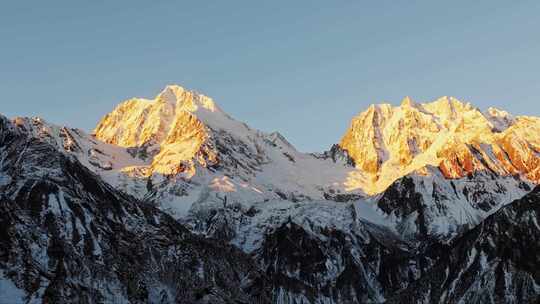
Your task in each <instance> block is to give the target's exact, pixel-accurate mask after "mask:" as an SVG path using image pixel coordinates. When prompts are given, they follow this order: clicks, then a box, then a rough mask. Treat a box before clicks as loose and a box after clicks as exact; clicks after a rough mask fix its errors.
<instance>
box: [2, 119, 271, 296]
mask: <svg viewBox="0 0 540 304" xmlns="http://www.w3.org/2000/svg"><path fill="white" fill-rule="evenodd" d="M49 139H50V138H49ZM0 226H1V227H2V229H0V290H2V291H4V290H7V289H9V290H8V291H9V293H6V294H0V300H1V301H2V302H3V303H26V302H44V303H74V302H77V303H98V302H100V303H119V302H123V303H124V302H125V303H230V302H239V303H256V302H261V303H270V299H271V294H270V293H269V291H270V289H269V288H267V287H266V286H270V285H269V284H267V283H266V278H265V276H264V274H263V273H262V272H260V271H259V270H258V268H257V266H256V264H255V263H253V262H252V260H251V259H250V258H249V257H248V256H247V255H245V254H244V253H242V252H241V251H239V250H238V249H236V248H234V247H233V246H230V245H226V244H224V243H222V242H212V241H210V240H208V239H204V238H202V237H198V236H195V235H193V234H192V233H191V232H189V231H188V230H187V229H186V228H185V227H184V226H182V225H180V224H179V223H178V222H177V221H175V220H174V219H173V218H172V217H170V216H169V215H167V214H165V213H163V212H161V211H159V210H158V209H156V208H155V207H154V206H151V205H149V204H145V203H143V202H139V201H137V200H135V199H134V198H132V197H129V196H126V195H125V194H123V193H120V192H118V191H117V190H115V189H113V188H112V187H111V186H109V185H108V184H107V183H105V182H103V181H102V180H101V179H100V178H99V177H98V176H96V175H94V174H93V173H92V172H90V171H89V170H88V169H87V168H86V167H84V166H82V165H81V163H80V162H78V161H77V159H76V158H74V157H70V156H68V155H65V154H63V153H61V152H59V151H58V149H57V147H55V146H54V145H52V144H50V143H49V142H48V140H47V138H41V137H40V136H35V134H32V133H29V132H28V130H26V129H25V128H23V127H22V125H18V124H17V123H11V122H10V121H8V120H7V119H6V118H4V117H2V116H0ZM8 295H9V296H10V298H6V297H7V296H8ZM4 301H7V302H4Z"/></svg>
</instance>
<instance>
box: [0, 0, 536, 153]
mask: <svg viewBox="0 0 540 304" xmlns="http://www.w3.org/2000/svg"><path fill="white" fill-rule="evenodd" d="M10 2H11V3H3V4H2V8H1V9H0V39H1V40H0V41H1V42H0V92H1V95H0V100H1V101H0V113H3V114H4V115H7V116H10V117H12V116H16V115H18V116H41V117H44V118H45V119H47V120H49V121H51V122H54V123H59V124H66V125H69V126H73V127H79V128H83V129H86V130H91V129H92V128H93V127H94V126H95V124H96V122H97V121H98V120H99V119H100V118H101V117H102V116H103V115H104V114H106V113H107V112H109V111H110V110H112V108H113V107H114V106H115V105H116V104H118V103H119V102H120V101H122V100H123V99H126V98H129V97H133V96H139V97H153V96H154V95H156V94H157V93H158V92H159V91H160V90H161V89H162V88H163V87H164V86H165V85H166V84H171V83H176V84H180V85H182V86H184V87H186V88H189V89H194V90H197V91H200V92H202V93H205V94H206V95H209V96H211V97H213V98H214V100H215V101H216V102H217V103H218V104H219V105H220V106H221V107H222V108H223V109H224V110H225V111H227V112H229V113H230V114H231V115H232V116H233V117H235V118H237V119H239V120H242V121H245V122H247V123H248V124H249V125H251V126H253V127H256V128H259V129H262V130H265V131H274V130H278V131H280V132H281V133H282V134H284V135H285V136H286V137H287V138H288V139H289V140H290V141H291V142H292V143H293V144H295V145H296V146H297V147H298V148H299V149H300V150H303V151H318V150H323V149H327V148H328V147H329V146H330V145H331V144H332V143H335V142H337V141H338V140H339V139H340V137H341V136H342V134H343V132H344V131H345V129H346V127H347V126H348V124H349V122H350V119H351V118H352V117H353V116H354V115H356V114H357V113H358V112H360V111H362V110H364V109H365V108H366V107H367V106H368V105H369V104H371V103H380V102H382V101H387V102H390V103H394V104H398V103H399V102H400V100H401V99H402V98H403V97H404V96H406V95H409V96H411V97H413V99H415V100H417V101H426V100H432V99H434V98H436V97H439V96H443V95H451V96H456V97H458V98H460V99H464V100H466V101H470V102H472V103H473V104H475V105H477V106H478V107H480V108H482V109H484V108H486V107H488V106H496V107H500V108H503V109H506V110H508V111H510V112H512V113H515V114H529V115H540V59H539V55H540V18H539V17H538V16H539V15H540V1H474V3H473V1H451V3H450V1H447V2H446V3H443V2H442V1H399V4H397V3H394V2H398V1H352V0H337V1H318V0H314V1H190V2H188V1H175V2H173V1H170V2H168V1H10Z"/></svg>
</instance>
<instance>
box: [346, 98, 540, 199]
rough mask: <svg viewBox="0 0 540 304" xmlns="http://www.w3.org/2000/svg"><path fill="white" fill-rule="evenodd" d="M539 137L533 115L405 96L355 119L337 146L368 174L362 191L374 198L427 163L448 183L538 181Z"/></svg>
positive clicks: (538, 125)
mask: <svg viewBox="0 0 540 304" xmlns="http://www.w3.org/2000/svg"><path fill="white" fill-rule="evenodd" d="M538 134H540V119H539V118H536V117H528V116H517V117H513V116H512V115H510V114H508V113H507V112H505V111H502V110H498V109H494V108H490V109H488V110H487V111H486V112H481V111H480V110H479V109H478V108H475V107H474V106H472V105H471V104H470V103H463V102H461V101H459V100H457V99H455V98H453V97H442V98H440V99H438V100H436V101H434V102H431V103H425V104H420V103H415V102H414V101H412V100H411V99H410V98H405V99H404V100H403V102H402V104H401V105H400V106H398V107H394V106H392V105H389V104H382V105H372V106H370V107H369V108H368V110H366V111H365V112H363V113H361V114H360V115H358V116H357V117H355V118H354V119H353V120H352V122H351V125H350V127H349V129H348V131H347V132H346V133H345V135H344V136H343V138H342V140H341V142H340V146H341V147H342V148H343V149H344V150H346V151H347V152H348V153H349V155H350V156H351V157H352V159H353V160H354V161H355V163H356V166H357V167H358V168H359V169H361V170H363V171H364V172H367V173H368V174H369V176H370V178H369V180H368V181H367V182H366V183H364V184H363V185H362V186H361V187H363V189H364V191H366V192H368V193H371V194H374V193H380V192H382V191H383V190H384V189H386V188H387V187H388V186H389V185H390V184H391V183H392V182H394V181H395V180H396V179H398V178H400V177H402V176H405V175H407V174H409V173H411V172H413V171H416V170H419V169H422V168H423V167H425V166H428V165H431V166H436V167H439V168H440V170H441V171H442V172H443V174H444V176H445V177H446V178H449V179H453V178H463V177H466V176H467V175H469V174H472V173H474V172H477V171H493V172H494V173H496V174H497V175H500V176H508V175H522V176H523V177H524V178H526V179H529V180H531V181H533V182H536V183H538V182H540V180H539V179H538V171H539V168H540V153H539V152H540V139H539V137H538Z"/></svg>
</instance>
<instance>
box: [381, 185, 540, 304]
mask: <svg viewBox="0 0 540 304" xmlns="http://www.w3.org/2000/svg"><path fill="white" fill-rule="evenodd" d="M539 221H540V187H537V188H535V189H534V191H532V192H531V193H529V194H528V195H526V196H525V197H523V198H522V199H519V200H516V201H514V202H513V203H511V204H509V205H508V206H506V207H504V208H502V209H500V210H499V211H498V212H496V213H495V214H493V215H491V216H490V217H488V218H487V219H486V220H484V221H483V222H482V223H480V224H479V225H478V226H476V227H475V228H473V229H471V230H470V231H468V232H466V233H465V234H464V235H463V236H462V237H459V238H457V239H455V240H453V241H452V242H450V243H449V244H444V245H441V244H437V245H435V246H433V247H432V248H429V249H428V250H426V251H425V254H426V256H428V257H430V258H432V259H435V260H436V261H437V262H436V264H435V265H434V267H432V268H431V269H429V270H428V271H427V272H426V273H425V274H424V275H423V276H422V277H421V278H420V279H419V280H418V281H416V282H415V283H413V284H411V285H410V286H409V287H408V288H406V289H405V290H403V291H400V292H398V293H397V294H396V295H394V296H393V297H392V298H391V299H390V300H389V301H388V302H387V303H404V302H406V303H426V304H427V303H538V301H540V284H539V282H540V271H539V270H540V253H539V252H540V226H539V225H538V222H539Z"/></svg>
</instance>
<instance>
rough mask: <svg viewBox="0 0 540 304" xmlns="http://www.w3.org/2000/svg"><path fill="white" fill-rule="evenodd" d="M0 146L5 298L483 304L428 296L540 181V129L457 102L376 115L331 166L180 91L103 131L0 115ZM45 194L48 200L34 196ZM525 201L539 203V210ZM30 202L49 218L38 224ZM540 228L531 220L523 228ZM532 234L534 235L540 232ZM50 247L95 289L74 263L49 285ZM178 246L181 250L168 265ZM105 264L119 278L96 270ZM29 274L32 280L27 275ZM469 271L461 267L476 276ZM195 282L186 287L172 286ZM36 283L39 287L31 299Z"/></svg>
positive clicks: (171, 89)
mask: <svg viewBox="0 0 540 304" xmlns="http://www.w3.org/2000/svg"><path fill="white" fill-rule="evenodd" d="M0 139H1V140H2V141H1V145H0V156H1V158H0V190H1V191H2V192H1V194H2V202H3V205H2V206H3V208H6V209H5V210H4V209H3V210H2V212H3V213H5V214H8V215H7V216H4V217H0V220H2V221H3V222H4V223H7V224H6V225H5V226H6V227H9V229H8V232H7V234H5V233H4V234H0V241H4V242H5V244H6V247H5V248H8V249H6V250H4V251H3V252H0V271H1V272H0V278H2V277H3V278H5V279H4V280H2V281H0V291H1V290H3V289H2V288H4V289H5V288H6V287H5V286H11V287H13V286H12V285H10V284H15V286H16V288H10V289H13V290H16V291H15V292H19V293H20V295H24V296H26V297H27V299H33V300H32V301H35V302H39V300H41V299H47V300H51V299H52V300H57V301H58V302H70V301H73V300H75V299H86V300H87V301H89V302H92V301H98V300H99V299H102V301H105V302H110V301H111V297H113V296H115V295H116V294H118V295H119V297H121V298H122V299H123V301H124V302H131V303H139V302H145V301H150V302H153V303H173V302H180V303H182V302H185V303H215V302H217V303H219V302H228V301H229V302H230V301H240V302H241V303H244V302H247V303H251V302H253V301H259V302H261V303H265V302H272V303H382V302H385V301H387V300H389V301H397V302H399V300H400V299H408V300H407V301H409V302H410V301H411V299H414V298H415V297H417V296H418V297H420V296H421V297H422V299H430V297H437V295H441V294H444V295H445V298H444V299H446V300H443V301H442V303H446V302H448V303H454V302H456V303H457V302H459V301H460V300H463V301H465V300H467V301H468V302H471V303H485V302H486V301H485V299H488V298H489V297H490V296H492V299H501V298H500V297H498V296H496V295H495V294H494V293H495V291H494V289H493V288H491V287H489V286H487V285H482V284H483V283H482V284H480V283H478V284H476V283H475V284H476V285H474V286H479V289H478V290H479V292H478V294H475V289H474V286H473V285H470V286H469V285H467V286H465V285H463V286H462V287H459V288H461V289H459V288H458V289H459V290H463V289H467V290H468V291H467V295H464V294H463V293H461V291H455V290H457V289H456V288H453V287H452V286H450V285H448V284H446V285H445V284H442V283H441V284H439V285H435V283H434V284H433V285H429V286H430V288H432V289H433V290H432V291H433V293H426V291H425V289H422V288H423V287H419V286H425V285H419V284H425V283H423V282H425V281H426V280H430V279H429V277H431V276H433V275H434V274H436V271H437V269H444V267H447V266H445V265H448V263H449V262H448V260H447V259H446V255H445V253H446V251H448V252H451V253H452V254H453V255H455V256H456V259H458V260H459V262H460V263H464V265H465V266H466V265H468V262H467V261H468V260H467V259H466V258H464V257H465V255H464V250H469V249H466V248H465V247H467V246H468V245H467V246H466V245H456V244H461V242H465V241H463V240H464V239H466V238H467V236H468V235H470V234H471V233H474V231H477V230H478V229H479V228H478V227H482V226H485V225H487V224H486V223H488V222H489V221H495V222H496V223H495V224H493V225H499V223H500V222H502V221H504V217H505V215H500V214H506V213H507V210H509V208H514V206H517V205H519V204H520V203H519V202H520V200H518V199H520V198H522V197H524V196H525V195H527V193H529V192H531V190H532V189H533V188H534V187H535V185H536V184H537V183H538V182H539V181H540V176H539V172H540V171H539V170H540V169H539V168H540V152H539V151H540V119H538V118H535V117H525V116H517V117H514V116H512V115H510V114H509V113H506V112H504V111H502V110H496V109H488V110H487V111H485V112H482V111H480V110H479V109H477V108H475V107H473V106H472V105H470V104H468V103H462V102H460V101H458V100H456V99H454V98H451V97H443V98H440V99H438V100H436V101H434V102H431V103H425V104H420V103H415V102H413V101H412V100H411V99H410V98H406V99H405V100H404V101H403V102H402V104H401V105H400V106H391V105H374V106H371V107H369V108H368V110H366V111H365V112H363V113H361V114H360V115H358V116H357V117H355V118H354V119H353V120H352V123H351V126H350V128H349V130H347V132H346V134H345V135H344V136H343V138H342V140H341V141H340V142H339V143H338V144H336V145H334V146H332V147H331V148H330V149H329V150H328V151H325V152H322V153H302V152H300V151H298V150H297V149H295V148H294V146H293V145H292V144H291V143H289V142H288V141H287V140H286V139H285V138H284V137H283V136H282V135H280V134H279V133H277V132H274V133H266V132H262V131H259V130H255V129H253V128H251V127H249V126H248V125H246V124H245V123H242V122H239V121H237V120H235V119H234V118H232V117H230V116H229V115H228V114H226V113H225V112H224V111H223V110H222V109H221V108H220V107H219V106H218V105H217V104H216V103H215V102H214V101H213V100H212V99H211V98H209V97H207V96H204V95H202V94H198V93H196V92H192V91H188V90H185V89H183V88H182V87H179V86H176V85H171V86H167V87H166V88H165V89H164V90H163V91H162V92H161V93H159V94H158V95H157V96H156V97H155V98H154V99H143V98H134V99H130V100H127V101H125V102H123V103H121V104H120V105H119V106H117V107H116V108H115V109H114V110H113V111H112V112H111V113H109V114H107V115H105V116H104V117H103V119H102V120H101V121H100V122H99V124H98V125H97V127H96V128H95V130H94V131H93V133H92V134H87V133H85V132H84V131H82V130H78V129H71V128H68V127H58V126H55V125H52V124H49V123H47V122H45V121H43V120H42V119H39V118H14V119H12V120H11V121H8V120H7V119H5V118H2V128H1V129H0ZM48 159H50V160H51V161H50V162H47V161H45V160H48ZM36 181H39V183H38V184H39V185H41V183H43V184H45V185H47V187H45V186H44V189H45V190H43V189H42V190H43V191H41V190H40V191H41V192H39V191H38V192H39V193H38V192H36V191H37V190H36V191H34V190H33V189H34V188H33V187H34V186H32V185H38V184H36ZM38 188H39V189H41V188H43V187H41V186H40V187H38ZM36 189H37V188H36ZM34 192H36V193H37V194H35V195H34V194H32V193H34ZM42 192H43V193H45V194H43V193H42ZM536 192H537V191H536ZM536 192H533V193H536ZM19 193H20V194H19ZM527 197H528V200H527V201H528V202H530V204H532V207H534V206H535V205H534V204H536V203H540V201H539V200H538V199H537V198H538V197H537V196H535V195H533V194H530V195H528V196H527ZM516 200H517V201H516ZM509 204H511V205H509ZM34 205H36V206H37V205H39V206H41V207H39V208H40V210H41V211H40V212H39V214H37V213H36V214H32V213H31V210H33V209H32V208H34V207H32V206H34ZM56 206H57V207H56ZM10 208H11V209H10ZM36 208H37V207H36ZM55 208H56V209H55ZM96 208H97V209H96ZM107 208H113V209H114V208H116V209H114V210H112V211H110V212H109V211H107V210H109V209H107ZM49 209H51V210H49ZM52 209H54V210H52ZM58 210H60V211H58ZM57 211H58V212H60V213H58V212H57ZM28 212H30V215H28V216H29V217H24V216H27V213H28ZM55 212H56V213H55ZM49 213H51V214H52V215H48V214H49ZM23 215H24V216H23ZM49 217H50V218H51V219H48V218H49ZM23 219H24V220H23ZM537 220H538V213H534V214H532V213H531V215H530V217H529V219H528V222H527V225H534V223H535V221H537ZM24 221H26V222H25V223H26V224H24V225H25V226H20V225H16V224H15V223H17V222H24ZM47 221H54V222H55V223H56V224H55V225H53V226H54V227H53V226H50V225H49V224H47V223H49V222H47ZM30 223H31V224H30ZM70 223H71V224H70ZM490 225H491V224H490ZM516 225H517V224H516ZM536 226H537V224H536ZM24 227H26V228H24ZM44 227H45V228H44ZM47 227H49V228H47ZM51 227H52V228H51ZM53 228H54V231H53V232H51V231H52V230H51V229H53ZM520 229H521V228H520ZM29 231H30V232H29ZM75 231H76V232H75ZM83 231H85V232H84V233H83ZM118 231H120V232H118ZM520 231H521V232H520V233H522V234H523V235H524V236H523V237H529V238H530V239H537V238H538V230H537V229H536V228H535V227H533V226H531V227H530V228H526V229H525V228H523V229H522V230H520ZM29 233H30V234H32V235H30V234H29ZM116 233H118V236H115V234H116ZM81 234H84V236H85V237H84V238H82V237H81ZM75 235H78V237H76V236H75ZM36 236H39V237H38V238H36ZM135 236H136V237H135ZM123 237H125V238H126V240H125V242H130V241H129V240H128V239H130V238H133V237H135V238H134V241H133V246H134V247H129V246H127V245H126V246H127V247H126V246H124V247H122V246H123V245H122V246H120V245H119V246H120V247H115V246H116V245H115V244H116V242H119V243H122V242H124V240H123V239H122V238H123ZM19 238H20V239H23V241H22V242H21V243H20V244H22V245H21V246H22V247H21V248H22V249H21V250H16V249H15V247H14V246H13V245H12V244H13V242H14V240H17V239H19ZM59 240H60V241H59ZM77 240H79V241H77ZM186 240H189V241H186ZM53 241H54V242H57V241H58V242H60V244H61V246H59V247H58V246H57V247H58V248H62V250H64V251H65V252H66V254H65V258H69V259H72V260H75V261H77V263H79V264H80V265H84V267H86V268H88V269H90V270H88V271H87V272H88V274H89V275H91V276H97V277H98V278H99V279H98V280H97V281H96V282H93V281H89V279H88V276H86V275H84V276H77V277H75V276H74V275H73V273H72V272H73V271H74V270H72V268H70V267H71V266H70V265H67V264H66V265H63V266H61V267H62V273H66V271H67V274H63V275H62V276H60V277H58V279H57V280H56V281H54V280H52V279H51V278H52V277H53V276H54V274H55V273H57V271H58V270H57V269H59V268H58V267H60V266H58V265H60V264H61V263H60V262H59V260H58V258H57V256H56V255H55V251H54V250H56V249H51V250H49V249H47V248H50V247H51V245H47V244H49V243H51V242H53ZM81 242H82V243H81ZM186 242H187V243H186ZM80 244H83V245H84V246H83V245H80ZM88 244H91V247H92V248H98V247H99V248H100V255H99V256H98V257H97V261H98V262H96V261H94V260H92V258H96V257H94V255H91V256H88V257H86V258H83V257H84V256H85V254H86V251H85V250H86V249H85V248H89V247H88V246H90V245H88ZM122 244H123V243H122ZM163 244H168V245H166V246H165V245H163ZM178 244H180V245H178ZM467 244H469V243H467ZM167 246H169V247H167ZM170 246H180V247H182V248H184V249H182V250H184V251H182V252H178V251H177V252H176V253H173V254H172V253H171V249H170V248H171V247H170ZM482 246H483V245H482ZM489 246H491V248H492V249H490V250H493V251H494V252H495V253H494V254H492V255H490V256H489V258H488V261H499V260H505V261H507V260H508V259H507V256H506V253H505V252H506V251H505V249H504V248H506V247H505V246H507V242H503V243H500V244H499V243H498V242H497V241H492V242H491V243H489ZM53 247H54V246H53ZM55 248H56V247H55ZM111 248H113V249H114V250H112V249H111ZM174 248H176V247H174ZM441 248H442V249H441ZM58 250H60V249H58ZM92 250H95V249H92ZM124 250H132V251H133V250H135V252H137V254H139V255H138V256H137V258H138V259H139V260H140V261H139V263H137V264H136V266H137V267H136V269H138V270H133V271H132V272H129V274H127V276H128V277H126V274H124V272H118V271H116V272H115V271H114V269H118V268H119V267H120V268H121V266H122V265H123V264H121V263H123V261H125V259H128V260H129V259H131V258H134V257H132V256H130V255H129V254H128V255H125V254H124ZM178 250H180V249H178ZM216 250H217V251H220V250H221V251H223V252H224V253H225V252H227V253H226V254H228V255H229V256H227V257H223V256H221V255H219V254H221V253H219V254H218V253H216ZM516 250H518V251H519V252H518V253H516V254H520V255H524V256H526V257H527V259H528V261H529V262H527V263H529V264H526V265H529V266H530V265H536V264H538V263H539V261H540V257H539V256H538V255H536V256H535V255H532V256H531V255H526V253H525V252H526V251H527V248H526V246H525V245H523V246H521V247H518V249H516ZM193 251H196V253H193ZM484 251H485V250H484ZM28 254H30V255H28ZM171 254H172V256H171ZM471 254H472V253H471ZM37 255H39V257H38V256H37ZM4 256H6V257H8V258H6V259H3V260H2V257H4ZM21 256H23V257H24V258H21ZM105 257H107V258H109V257H110V258H111V260H110V261H109V260H107V261H106V263H105V265H106V267H107V269H109V270H110V269H113V270H110V271H109V270H107V271H104V272H103V273H100V274H96V273H94V272H93V271H94V268H95V267H97V266H96V263H98V264H99V263H100V262H99V261H101V260H100V259H104V258H105ZM184 258H189V259H192V261H193V263H192V264H189V265H187V264H186V263H188V262H186V260H185V259H184ZM14 259H15V260H14ZM179 259H180V260H179ZM216 259H217V260H219V259H223V261H224V265H222V266H223V267H230V266H227V265H230V263H235V261H238V263H239V264H238V267H236V268H235V267H230V269H228V270H224V269H222V268H220V267H221V266H218V265H215V264H214V263H215V261H216ZM50 261H53V262H50ZM165 261H167V262H165ZM451 262H452V263H454V262H455V261H454V260H452V261H451ZM25 263H26V264H25ZM28 263H31V264H33V265H34V264H35V265H38V266H36V268H35V269H38V270H36V271H37V272H35V271H34V270H32V269H34V268H30V270H28V271H26V270H25V271H24V272H22V273H24V275H22V276H24V277H21V275H16V274H14V273H15V272H16V271H17V269H27V268H24V267H26V266H24V265H27V264H28ZM119 263H120V264H119ZM168 263H172V264H173V265H174V266H170V264H168ZM493 263H494V262H493ZM535 263H536V264H535ZM45 264H47V265H45ZM197 265H199V266H197ZM201 265H202V266H201ZM205 265H206V266H205ZM460 265H461V264H460ZM469 266H470V265H469ZM469 266H466V267H465V268H466V269H465V268H464V269H463V271H464V272H466V271H468V272H471V271H472V270H469V269H470V267H469ZM194 267H195V268H194ZM197 267H198V268H197ZM505 267H506V266H505ZM520 267H521V266H520ZM86 268H85V269H86ZM168 268H170V269H168ZM66 269H67V270H66ZM96 269H99V268H96ZM156 269H159V270H156ZM187 269H189V271H191V272H192V273H191V274H190V275H189V276H181V275H180V276H177V275H176V274H175V273H177V272H182V271H183V270H187ZM475 269H477V268H475ZM482 269H484V268H482ZM504 269H505V271H506V272H505V276H506V277H512V276H518V277H525V278H526V279H525V280H519V281H515V282H514V283H512V284H514V285H513V287H512V288H510V287H509V288H508V289H507V291H508V293H509V294H511V295H512V296H514V297H517V298H516V299H525V300H526V301H533V299H536V298H538V296H539V294H540V288H538V286H540V277H538V274H537V273H536V272H535V270H534V269H531V268H527V266H523V267H521V268H516V267H515V265H513V266H512V267H510V266H509V267H507V268H504ZM70 271H71V272H70ZM221 271H222V272H223V275H221V274H220V272H221ZM518 272H519V273H518ZM148 273H151V275H148ZM483 273H484V272H480V271H476V270H474V271H473V272H472V273H468V274H467V278H468V280H472V281H476V282H481V281H482V280H483V279H482V278H484V277H487V276H489V274H483ZM486 273H487V272H486ZM452 275H454V274H452ZM28 276H30V277H32V278H33V280H38V281H39V282H41V283H40V284H41V285H43V286H45V287H44V289H43V290H41V291H40V290H39V289H36V288H33V287H29V286H28V284H30V283H28V280H27V279H26V277H28ZM230 276H234V277H235V279H233V280H229V279H228V278H229V277H230ZM447 276H448V278H449V279H450V277H451V279H452V280H454V281H459V279H460V278H461V275H457V276H450V275H447ZM496 277H497V278H499V277H500V276H499V275H498V274H496ZM224 280H225V281H227V280H229V281H227V282H224ZM53 281H54V282H58V281H70V282H76V283H75V285H70V287H69V288H68V289H66V290H68V291H69V293H64V294H60V293H54V292H53V293H52V294H51V292H52V291H50V292H45V291H46V290H54V289H55V288H57V286H58V285H54V284H59V283H54V284H53ZM173 282H176V283H173ZM210 282H213V283H210ZM512 282H513V281H512ZM523 282H525V283H523ZM35 284H37V283H35ZM96 284H101V285H99V286H102V287H96V286H98V285H96ZM134 284H135V285H137V284H138V285H137V286H139V287H136V288H135V287H134V286H135V285H134ZM171 284H172V285H171ZM235 284H236V285H235ZM456 284H457V283H456ZM456 284H454V285H453V286H454V287H455V285H456ZM479 284H480V285H479ZM524 284H525V285H526V286H525V285H524ZM535 284H536V285H535ZM458 285H459V284H458ZM55 286H56V287H55ZM140 286H143V287H140ZM232 286H243V287H242V288H240V289H238V288H236V289H235V288H234V287H232ZM460 286H461V285H460ZM516 286H517V287H516ZM244 287H245V288H244ZM100 288H107V292H105V293H103V292H102V293H100V292H98V291H99V289H100ZM231 288H232V290H233V291H234V292H233V291H231V290H229V291H227V289H231ZM246 288H247V289H246ZM17 290H18V291H17ZM81 290H93V291H92V292H90V293H82V291H81ZM145 290H146V291H145ZM150 290H151V291H150ZM180 290H186V292H187V293H185V294H184V293H182V292H180ZM429 290H431V289H429ZM480 290H481V291H480ZM156 292H157V293H159V294H156ZM445 292H446V293H445ZM94 293H95V294H94ZM480 294H481V295H480ZM78 295H80V296H79V298H77V297H76V296H78ZM183 295H185V299H184V298H182V297H183ZM52 296H54V298H53V297H52ZM158 298H160V299H161V298H164V299H165V300H163V302H159V301H158V300H156V299H158ZM178 299H183V301H182V300H180V301H179V300H178ZM254 299H255V300H254ZM431 299H434V298H431ZM167 301H168V302H167ZM242 301H244V302H242ZM429 301H430V300H425V301H424V302H422V300H416V302H418V303H428V302H429ZM494 301H495V300H494ZM494 301H493V302H494ZM497 301H498V300H497ZM413 302H414V301H413ZM487 302H488V303H489V301H487Z"/></svg>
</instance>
